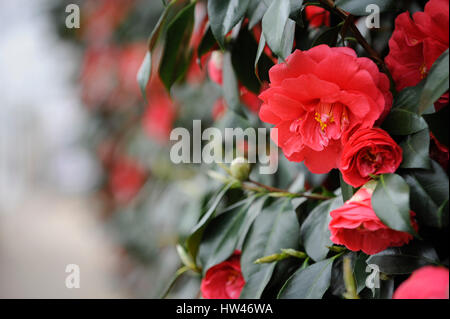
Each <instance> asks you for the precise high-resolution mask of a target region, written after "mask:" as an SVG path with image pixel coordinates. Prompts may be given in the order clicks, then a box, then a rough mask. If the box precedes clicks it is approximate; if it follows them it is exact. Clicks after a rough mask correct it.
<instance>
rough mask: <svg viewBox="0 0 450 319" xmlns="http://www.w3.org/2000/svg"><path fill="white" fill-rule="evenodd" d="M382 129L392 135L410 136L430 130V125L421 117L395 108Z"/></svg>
mask: <svg viewBox="0 0 450 319" xmlns="http://www.w3.org/2000/svg"><path fill="white" fill-rule="evenodd" d="M381 127H382V128H383V129H384V130H386V131H387V132H389V134H391V135H409V134H413V133H416V132H419V131H422V130H424V129H426V128H428V125H427V122H426V121H425V120H424V119H423V117H421V116H420V115H417V114H416V113H413V112H411V111H408V110H405V109H400V108H395V109H393V110H392V111H391V112H390V113H389V115H388V116H387V117H386V119H385V120H384V122H383V124H382V126H381Z"/></svg>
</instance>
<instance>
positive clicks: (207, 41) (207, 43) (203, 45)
mask: <svg viewBox="0 0 450 319" xmlns="http://www.w3.org/2000/svg"><path fill="white" fill-rule="evenodd" d="M216 43H217V42H216V39H215V38H214V35H213V33H212V30H211V27H208V28H207V29H206V32H205V34H204V35H203V37H202V40H201V41H200V44H199V46H198V49H197V57H198V59H201V58H202V56H203V55H205V54H206V53H208V52H209V51H210V50H211V49H212V48H213V47H214V45H215V44H216Z"/></svg>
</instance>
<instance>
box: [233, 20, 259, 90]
mask: <svg viewBox="0 0 450 319" xmlns="http://www.w3.org/2000/svg"><path fill="white" fill-rule="evenodd" d="M257 50H258V44H257V43H256V40H255V38H254V37H253V35H252V34H251V33H250V32H249V31H248V30H247V29H245V28H244V29H242V30H241V32H239V36H238V37H237V39H236V42H235V43H234V45H233V49H232V51H231V60H232V63H233V68H234V70H235V73H236V75H237V77H238V79H239V81H240V83H242V84H243V85H244V86H245V87H246V88H247V89H249V90H250V91H252V92H253V93H256V94H259V90H260V87H261V85H260V83H259V80H258V78H257V77H256V74H255V72H254V67H253V65H254V61H255V59H256V54H257Z"/></svg>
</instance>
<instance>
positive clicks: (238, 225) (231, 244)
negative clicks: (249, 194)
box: [198, 198, 252, 273]
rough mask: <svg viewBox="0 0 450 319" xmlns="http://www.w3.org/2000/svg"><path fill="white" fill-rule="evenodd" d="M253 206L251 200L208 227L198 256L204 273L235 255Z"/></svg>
mask: <svg viewBox="0 0 450 319" xmlns="http://www.w3.org/2000/svg"><path fill="white" fill-rule="evenodd" d="M251 204H252V198H249V199H248V200H247V201H246V202H243V203H242V205H241V206H239V207H237V208H236V209H233V210H231V211H228V212H225V213H222V214H220V215H219V216H217V217H215V218H213V219H212V220H211V222H210V223H209V224H208V225H207V226H206V229H205V231H204V232H203V237H202V241H201V243H200V248H199V254H198V257H199V260H200V265H201V266H202V270H203V273H206V271H207V270H208V269H209V268H210V267H212V266H214V265H217V264H219V263H221V262H222V261H224V260H226V259H227V258H228V257H229V256H231V255H232V254H233V251H234V250H235V249H236V247H237V245H238V242H239V238H240V237H239V236H240V234H241V230H242V228H243V227H244V223H245V218H246V216H247V211H248V209H249V207H250V205H251Z"/></svg>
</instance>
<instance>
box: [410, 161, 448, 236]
mask: <svg viewBox="0 0 450 319" xmlns="http://www.w3.org/2000/svg"><path fill="white" fill-rule="evenodd" d="M403 178H404V179H405V181H406V183H408V185H409V187H410V189H411V210H412V211H414V212H415V213H416V214H417V218H418V219H419V221H420V222H421V223H424V224H426V225H428V226H431V227H438V228H441V227H444V226H446V225H447V224H448V214H449V207H448V200H449V182H448V176H447V174H446V172H445V171H444V170H443V169H442V167H441V166H440V165H439V164H438V163H436V162H435V161H431V168H430V169H428V170H411V171H407V172H406V173H405V174H403Z"/></svg>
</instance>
